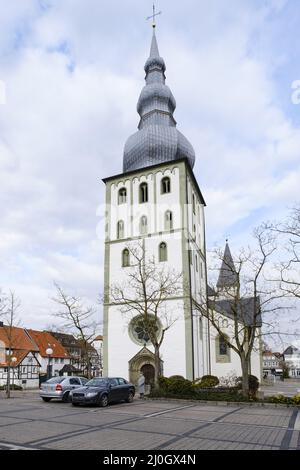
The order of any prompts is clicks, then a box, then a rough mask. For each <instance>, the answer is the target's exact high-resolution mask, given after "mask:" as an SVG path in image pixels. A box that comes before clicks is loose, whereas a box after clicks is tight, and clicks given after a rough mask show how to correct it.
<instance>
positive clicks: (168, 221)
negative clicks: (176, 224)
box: [165, 211, 173, 230]
mask: <svg viewBox="0 0 300 470" xmlns="http://www.w3.org/2000/svg"><path fill="white" fill-rule="evenodd" d="M165 230H173V213H172V212H171V211H167V212H166V213H165Z"/></svg>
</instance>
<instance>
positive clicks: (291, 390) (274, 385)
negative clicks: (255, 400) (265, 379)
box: [260, 377, 300, 397]
mask: <svg viewBox="0 0 300 470" xmlns="http://www.w3.org/2000/svg"><path fill="white" fill-rule="evenodd" d="M260 390H262V391H263V392H264V394H265V396H272V395H285V396H287V397H293V396H294V395H296V394H297V393H299V390H300V380H292V379H286V380H285V381H284V382H282V381H281V380H279V379H278V377H277V378H276V380H275V382H273V381H272V379H270V381H269V383H268V384H266V385H262V386H261V387H260Z"/></svg>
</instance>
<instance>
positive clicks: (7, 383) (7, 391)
mask: <svg viewBox="0 0 300 470" xmlns="http://www.w3.org/2000/svg"><path fill="white" fill-rule="evenodd" d="M6 398H10V365H8V367H7V381H6Z"/></svg>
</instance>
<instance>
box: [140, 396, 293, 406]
mask: <svg viewBox="0 0 300 470" xmlns="http://www.w3.org/2000/svg"><path fill="white" fill-rule="evenodd" d="M145 399H146V400H148V401H161V402H166V401H167V402H171V403H186V404H191V405H197V404H199V405H214V406H240V407H243V406H244V407H245V408H247V407H248V408H249V407H252V408H271V409H274V408H296V409H299V408H300V405H289V404H286V403H263V402H245V401H213V400H187V399H184V398H182V399H181V398H164V397H161V398H154V397H153V398H148V397H145Z"/></svg>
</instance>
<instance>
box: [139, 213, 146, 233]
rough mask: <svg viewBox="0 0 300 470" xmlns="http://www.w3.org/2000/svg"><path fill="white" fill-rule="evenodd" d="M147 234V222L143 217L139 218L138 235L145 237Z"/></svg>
mask: <svg viewBox="0 0 300 470" xmlns="http://www.w3.org/2000/svg"><path fill="white" fill-rule="evenodd" d="M147 233H148V220H147V217H146V216H145V215H143V217H141V220H140V234H141V235H146V234H147Z"/></svg>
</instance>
